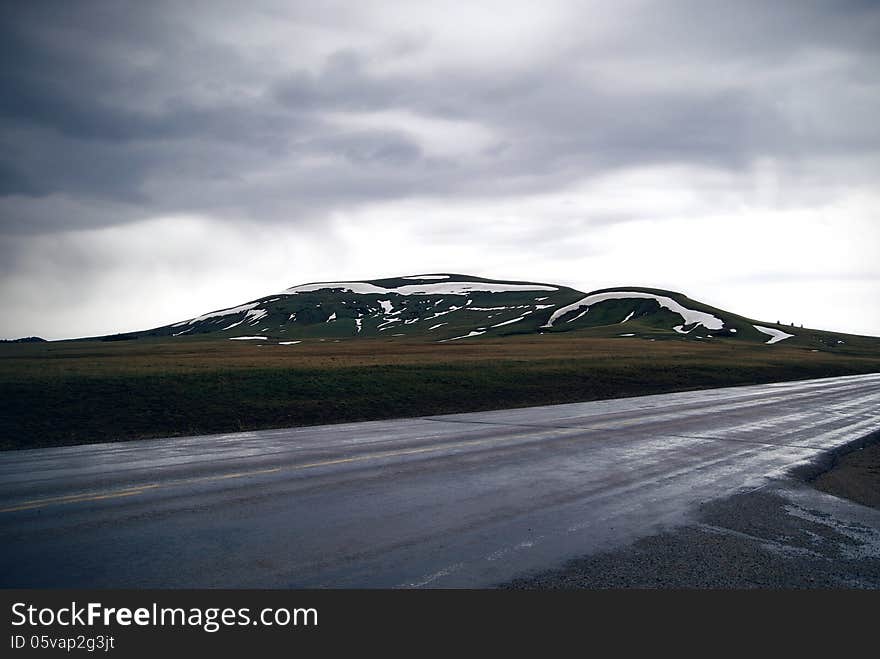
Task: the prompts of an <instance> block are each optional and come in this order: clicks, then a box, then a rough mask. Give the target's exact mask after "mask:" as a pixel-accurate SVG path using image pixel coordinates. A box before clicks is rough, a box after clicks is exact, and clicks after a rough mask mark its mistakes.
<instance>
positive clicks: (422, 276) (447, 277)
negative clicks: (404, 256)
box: [404, 275, 449, 280]
mask: <svg viewBox="0 0 880 659" xmlns="http://www.w3.org/2000/svg"><path fill="white" fill-rule="evenodd" d="M404 279H415V280H419V279H449V275H415V276H413V277H404Z"/></svg>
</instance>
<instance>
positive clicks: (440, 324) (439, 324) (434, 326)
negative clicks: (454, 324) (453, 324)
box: [428, 323, 449, 332]
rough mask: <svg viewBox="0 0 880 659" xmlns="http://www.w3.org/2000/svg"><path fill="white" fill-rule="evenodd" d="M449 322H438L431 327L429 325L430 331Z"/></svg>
mask: <svg viewBox="0 0 880 659" xmlns="http://www.w3.org/2000/svg"><path fill="white" fill-rule="evenodd" d="M448 324H449V323H437V324H436V325H432V326H431V327H429V328H428V331H429V332H430V331H431V330H435V329H437V328H438V327H443V326H444V325H448Z"/></svg>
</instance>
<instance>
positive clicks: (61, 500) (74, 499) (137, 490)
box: [0, 438, 498, 513]
mask: <svg viewBox="0 0 880 659" xmlns="http://www.w3.org/2000/svg"><path fill="white" fill-rule="evenodd" d="M497 441H498V438H492V439H478V440H474V441H469V442H468V441H465V442H455V443H453V444H440V445H435V446H426V447H422V448H414V449H401V450H399V451H384V452H382V453H368V454H366V455H357V456H354V457H350V458H337V459H334V460H322V461H320V462H308V463H306V464H301V465H293V466H290V467H287V468H283V467H273V468H271V469H255V470H252V471H237V472H232V473H229V474H219V475H216V476H199V477H196V478H185V479H180V480H174V481H167V482H164V483H147V484H145V485H138V486H137V487H130V488H126V489H124V490H109V491H106V492H86V493H82V494H69V495H66V496H60V497H49V498H45V499H33V500H31V501H23V502H21V503H20V504H18V505H15V506H11V507H9V508H0V513H14V512H19V511H23V510H34V509H36V508H45V507H46V506H51V505H63V504H67V503H83V502H86V501H101V500H104V499H116V498H121V497H130V496H135V495H138V494H143V492H144V490H156V489H164V488H169V487H177V486H179V485H189V484H191V483H201V482H209V481H221V480H229V479H232V478H245V477H247V476H258V475H262V474H274V473H278V472H281V471H300V470H302V469H314V468H315V467H328V466H330V465H337V464H346V463H349V462H364V461H366V460H378V459H381V458H393V457H397V456H401V455H413V454H417V453H430V452H431V451H440V450H443V449H450V448H461V447H464V446H478V445H480V444H489V443H492V442H497Z"/></svg>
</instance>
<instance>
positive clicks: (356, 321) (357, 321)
mask: <svg viewBox="0 0 880 659" xmlns="http://www.w3.org/2000/svg"><path fill="white" fill-rule="evenodd" d="M363 322H364V319H363V318H355V319H354V324H355V326H356V327H357V333H358V334H360V333H361V329H363V328H362V327H361V325H363Z"/></svg>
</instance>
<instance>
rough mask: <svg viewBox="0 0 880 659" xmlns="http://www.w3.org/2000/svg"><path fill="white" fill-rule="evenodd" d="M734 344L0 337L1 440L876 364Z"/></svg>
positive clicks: (861, 346) (864, 350) (839, 370)
mask: <svg viewBox="0 0 880 659" xmlns="http://www.w3.org/2000/svg"><path fill="white" fill-rule="evenodd" d="M876 345H877V341H876V339H874V340H866V341H865V342H864V343H858V344H855V345H847V346H846V347H845V348H842V349H839V350H834V351H819V352H815V351H813V350H811V349H809V348H805V347H798V346H786V345H784V344H777V345H773V346H768V345H764V344H754V343H746V342H742V341H734V340H716V341H711V342H709V341H707V342H695V341H687V340H677V339H674V338H673V339H669V340H657V341H648V340H644V339H639V338H604V337H595V336H590V335H589V334H586V333H585V334H582V335H575V334H567V335H552V334H544V335H528V336H521V337H516V336H511V337H505V338H499V339H484V340H479V341H476V340H475V341H472V342H455V343H444V344H438V343H427V342H424V341H416V340H405V339H385V338H383V339H360V340H346V341H338V342H336V341H330V340H327V341H317V340H314V341H307V342H303V343H300V344H297V345H291V346H282V345H275V344H271V343H270V344H268V345H260V344H256V343H255V342H245V341H228V340H216V339H214V340H212V339H202V338H198V337H195V338H189V339H176V340H138V341H125V342H100V341H70V342H56V343H37V344H0V448H3V449H21V448H31V447H39V446H53V445H63V444H77V443H91V442H101V441H122V440H127V439H137V438H148V437H163V436H175V435H190V434H203V433H214V432H228V431H238V430H249V429H257V428H269V427H284V426H296V425H309V424H317V423H333V422H342V421H356V420H368V419H380V418H396V417H407V416H417V415H424V414H440V413H445V412H463V411H474V410H484V409H494V408H505V407H523V406H528V405H541V404H551V403H564V402H574V401H581V400H596V399H602V398H613V397H621V396H633V395H642V394H651V393H662V392H669V391H683V390H689V389H699V388H709V387H718V386H729V385H741V384H757V383H762V382H772V381H783V380H794V379H804V378H813V377H830V376H836V375H846V374H855V373H868V372H878V371H880V350H878V349H877V347H876Z"/></svg>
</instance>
